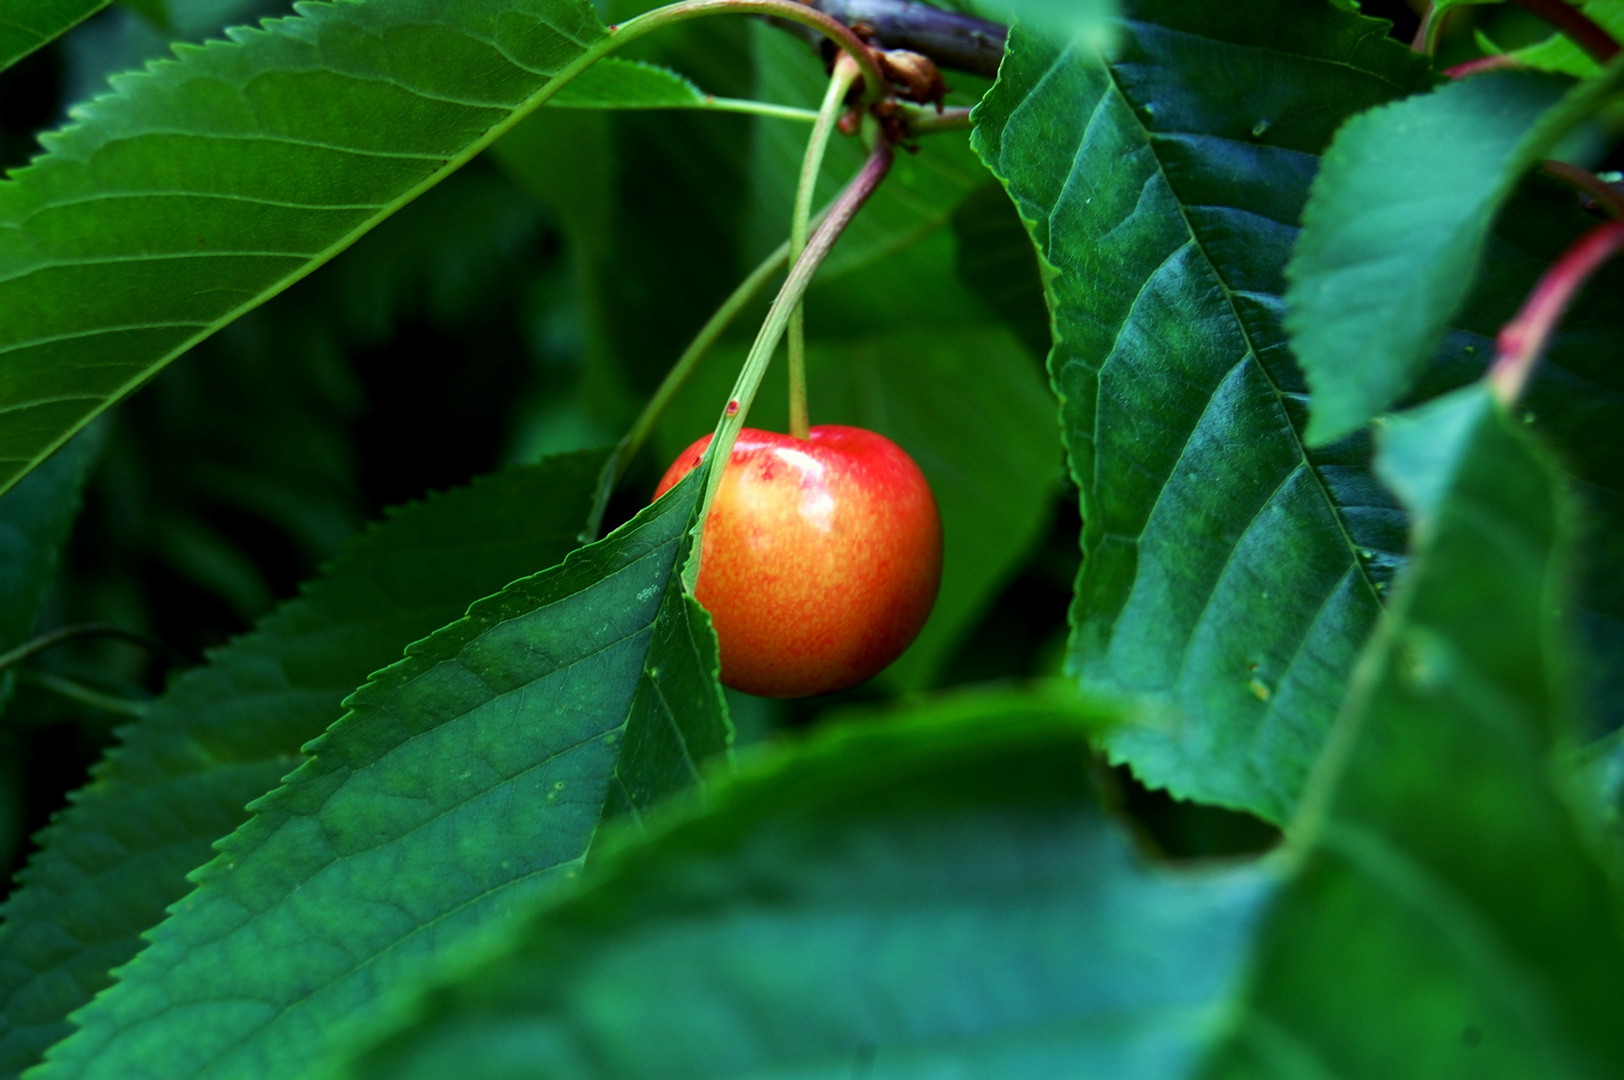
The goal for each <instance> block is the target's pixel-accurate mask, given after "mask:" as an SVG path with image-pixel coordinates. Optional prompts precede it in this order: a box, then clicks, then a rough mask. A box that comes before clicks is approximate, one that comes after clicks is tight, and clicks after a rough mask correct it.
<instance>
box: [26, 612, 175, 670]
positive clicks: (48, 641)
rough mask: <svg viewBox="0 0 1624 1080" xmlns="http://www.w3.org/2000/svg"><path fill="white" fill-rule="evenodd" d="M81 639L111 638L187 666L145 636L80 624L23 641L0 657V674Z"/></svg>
mask: <svg viewBox="0 0 1624 1080" xmlns="http://www.w3.org/2000/svg"><path fill="white" fill-rule="evenodd" d="M82 637H111V638H119V639H121V640H123V641H128V642H130V643H131V644H132V645H139V646H141V647H142V648H143V649H146V650H147V651H149V652H153V653H157V654H158V655H159V656H162V657H163V658H164V659H166V660H168V661H169V662H170V663H172V664H173V663H189V660H188V659H187V657H185V656H184V655H182V654H181V653H179V652H177V651H176V650H174V649H172V648H170V647H169V646H168V645H165V644H164V643H163V642H161V641H158V640H156V639H154V638H149V637H147V636H146V635H145V634H138V633H136V632H135V631H134V630H125V629H124V628H123V627H120V626H108V625H106V624H104V623H80V624H78V625H75V626H64V627H62V628H60V629H57V630H50V631H47V632H46V633H43V634H40V635H39V636H38V637H36V638H34V639H33V640H31V641H25V642H23V643H22V644H21V645H19V646H17V647H16V648H15V649H12V650H11V651H9V652H5V653H0V671H5V670H6V669H7V668H12V667H16V666H17V665H18V664H20V663H22V662H23V661H24V660H27V659H29V658H30V657H33V656H38V655H39V654H40V653H42V652H45V651H46V650H47V649H54V648H56V647H57V646H58V645H61V644H62V643H64V642H67V641H72V640H74V639H75V638H82Z"/></svg>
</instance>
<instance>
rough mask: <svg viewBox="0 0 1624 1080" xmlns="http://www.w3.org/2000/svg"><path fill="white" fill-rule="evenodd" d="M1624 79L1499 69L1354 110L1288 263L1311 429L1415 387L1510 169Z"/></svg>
mask: <svg viewBox="0 0 1624 1080" xmlns="http://www.w3.org/2000/svg"><path fill="white" fill-rule="evenodd" d="M1621 80H1624V60H1621V61H1620V62H1618V63H1616V64H1614V65H1613V66H1612V67H1611V68H1610V69H1609V72H1608V75H1607V76H1606V77H1604V78H1602V79H1598V80H1594V81H1592V82H1587V83H1581V84H1579V85H1577V86H1573V85H1572V84H1571V83H1570V82H1568V81H1567V80H1566V79H1561V78H1558V77H1555V76H1551V75H1545V74H1540V73H1537V72H1523V71H1497V72H1489V73H1487V74H1484V75H1479V76H1474V77H1472V78H1469V79H1462V80H1459V81H1457V82H1453V83H1450V84H1449V85H1447V86H1444V87H1441V88H1440V89H1438V90H1436V91H1434V92H1432V93H1430V94H1425V95H1422V96H1419V97H1415V98H1411V99H1409V100H1407V101H1403V102H1399V103H1396V104H1393V105H1389V106H1387V107H1385V108H1381V109H1376V110H1373V111H1371V112H1368V113H1366V114H1364V115H1362V116H1359V117H1356V118H1355V119H1353V120H1352V121H1350V122H1349V123H1348V124H1347V126H1345V127H1344V128H1343V129H1342V130H1341V131H1340V132H1338V133H1337V137H1336V141H1335V142H1334V143H1333V144H1332V145H1331V149H1330V150H1328V151H1327V152H1326V155H1325V166H1324V169H1323V170H1322V171H1321V173H1320V175H1319V177H1318V178H1317V179H1316V180H1315V182H1314V188H1313V192H1312V194H1311V196H1310V198H1309V201H1308V207H1307V209H1306V211H1305V212H1304V215H1303V231H1302V236H1301V237H1300V239H1299V241H1298V243H1297V246H1296V249H1295V251H1294V252H1293V255H1292V261H1291V265H1290V267H1289V268H1288V270H1287V274H1288V277H1289V279H1290V281H1291V287H1290V289H1289V291H1288V292H1287V295H1286V303H1287V307H1288V312H1289V314H1288V316H1287V320H1286V325H1287V329H1288V330H1289V331H1290V333H1291V345H1292V348H1293V350H1294V351H1295V352H1296V354H1297V357H1298V360H1299V362H1300V363H1301V364H1302V366H1303V370H1304V372H1305V373H1306V374H1307V376H1308V383H1309V386H1310V388H1311V389H1312V390H1313V399H1312V403H1311V404H1312V411H1313V419H1312V420H1311V421H1310V423H1309V427H1308V438H1309V441H1310V442H1311V443H1314V444H1321V443H1325V442H1329V441H1330V440H1332V439H1336V438H1339V437H1341V436H1343V435H1346V434H1348V433H1349V432H1351V431H1354V430H1357V429H1358V428H1360V427H1362V426H1363V425H1364V424H1365V423H1366V422H1367V421H1368V420H1369V419H1370V418H1371V417H1372V416H1374V415H1375V414H1376V413H1378V412H1380V411H1382V410H1383V409H1386V408H1388V407H1389V406H1391V405H1393V404H1394V403H1395V402H1396V401H1398V399H1399V398H1400V397H1401V396H1402V395H1403V394H1404V393H1405V392H1406V391H1407V390H1409V389H1410V386H1411V384H1412V383H1413V382H1414V380H1415V378H1416V375H1417V373H1418V372H1419V371H1420V369H1421V368H1422V367H1423V366H1424V365H1425V364H1426V362H1427V361H1428V360H1429V359H1430V358H1431V357H1432V355H1433V353H1434V352H1435V351H1436V349H1437V348H1438V345H1439V342H1440V341H1441V340H1442V338H1443V334H1444V329H1445V328H1446V327H1447V326H1448V325H1449V320H1450V318H1451V317H1452V316H1453V315H1454V314H1455V313H1456V311H1457V310H1458V309H1459V308H1460V305H1461V302H1462V301H1463V300H1465V299H1466V296H1467V293H1468V290H1469V289H1470V287H1471V284H1472V280H1473V278H1474V276H1475V274H1476V271H1477V266H1478V262H1479V259H1480V257H1481V254H1482V251H1483V243H1484V238H1485V237H1486V236H1487V235H1488V232H1489V227H1490V225H1491V224H1492V223H1493V220H1494V216H1495V213H1496V211H1498V210H1499V209H1500V207H1501V204H1502V203H1503V202H1504V201H1505V199H1506V197H1507V196H1508V195H1509V194H1510V193H1511V190H1512V188H1513V186H1514V185H1515V184H1516V182H1517V180H1518V179H1519V178H1520V177H1521V176H1522V174H1523V173H1524V172H1526V171H1527V170H1528V169H1529V168H1530V167H1531V166H1532V165H1533V164H1534V163H1535V162H1536V161H1538V160H1539V159H1541V158H1543V157H1546V156H1548V155H1549V154H1550V152H1551V150H1552V148H1553V147H1554V146H1555V145H1556V144H1557V142H1558V141H1559V140H1560V139H1561V138H1562V136H1563V135H1565V134H1567V132H1569V131H1571V130H1572V129H1573V127H1574V125H1576V124H1577V123H1578V122H1579V121H1581V120H1582V119H1584V118H1585V117H1586V116H1588V115H1589V114H1590V113H1591V112H1593V111H1594V110H1595V109H1596V107H1597V106H1598V105H1599V104H1600V103H1601V102H1602V101H1603V100H1604V99H1605V98H1606V96H1607V95H1608V94H1610V93H1612V92H1613V90H1614V89H1615V88H1616V87H1617V86H1618V85H1619V83H1620V81H1621Z"/></svg>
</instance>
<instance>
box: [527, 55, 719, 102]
mask: <svg viewBox="0 0 1624 1080" xmlns="http://www.w3.org/2000/svg"><path fill="white" fill-rule="evenodd" d="M548 104H549V105H552V106H554V107H556V108H563V109H681V108H698V107H701V106H703V105H704V104H705V95H704V94H702V93H700V90H699V87H697V86H695V85H694V84H693V83H691V82H689V81H688V80H687V79H685V78H683V77H682V76H681V75H678V74H677V73H676V72H674V71H671V70H669V69H668V68H663V67H659V66H658V65H655V64H645V63H639V62H637V61H633V60H616V59H614V58H612V57H611V58H610V59H607V60H599V61H598V62H597V63H596V64H593V65H592V66H591V67H589V68H587V69H586V70H585V71H583V72H582V73H581V74H580V75H579V76H577V77H576V78H575V80H574V81H572V82H570V83H567V84H566V85H565V86H564V89H562V90H560V91H559V92H558V93H557V94H556V95H555V96H554V97H553V99H552V101H550V102H548Z"/></svg>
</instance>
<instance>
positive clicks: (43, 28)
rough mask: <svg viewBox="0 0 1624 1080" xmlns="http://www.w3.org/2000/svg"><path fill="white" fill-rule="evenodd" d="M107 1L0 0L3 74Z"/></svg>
mask: <svg viewBox="0 0 1624 1080" xmlns="http://www.w3.org/2000/svg"><path fill="white" fill-rule="evenodd" d="M107 4H108V0H0V71H3V70H5V69H6V68H8V67H10V66H11V65H12V64H15V63H16V62H17V61H19V60H21V59H22V58H23V57H25V56H27V55H28V54H29V53H31V52H33V51H34V50H35V49H38V48H40V47H41V46H42V45H48V44H50V43H51V42H52V41H54V40H56V39H57V38H59V37H61V36H62V35H63V34H65V33H67V32H68V31H69V30H71V29H73V28H74V27H75V26H77V25H78V24H79V23H80V22H82V21H84V20H85V19H88V18H90V16H92V15H94V14H96V12H98V11H100V10H101V9H102V8H104V7H106V6H107Z"/></svg>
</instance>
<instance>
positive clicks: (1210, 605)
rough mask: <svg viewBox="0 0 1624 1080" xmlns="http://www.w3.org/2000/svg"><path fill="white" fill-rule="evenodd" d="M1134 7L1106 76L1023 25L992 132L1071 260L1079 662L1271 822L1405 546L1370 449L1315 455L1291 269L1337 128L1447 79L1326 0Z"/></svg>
mask: <svg viewBox="0 0 1624 1080" xmlns="http://www.w3.org/2000/svg"><path fill="white" fill-rule="evenodd" d="M1124 13H1125V16H1126V19H1127V23H1126V26H1125V30H1124V36H1123V45H1122V50H1121V53H1120V56H1119V59H1118V60H1116V61H1114V62H1113V63H1112V64H1111V66H1109V67H1104V66H1101V65H1100V63H1099V62H1098V61H1097V60H1096V59H1094V58H1093V57H1092V56H1091V55H1090V54H1087V53H1085V52H1083V51H1080V50H1078V49H1076V48H1071V49H1060V48H1058V47H1056V46H1054V45H1052V44H1045V43H1044V42H1043V41H1041V40H1039V39H1037V38H1035V37H1032V36H1030V35H1026V34H1023V33H1021V32H1020V30H1019V28H1018V27H1017V29H1016V32H1015V33H1014V35H1013V37H1012V40H1011V46H1010V52H1009V54H1008V55H1007V56H1006V58H1005V60H1004V66H1003V69H1002V72H1001V73H1000V76H999V84H998V86H997V87H995V88H994V90H993V91H992V93H991V94H990V95H989V96H988V98H987V100H986V102H985V103H984V104H983V105H982V106H981V108H980V110H979V112H978V117H979V120H978V127H977V129H976V143H975V145H976V147H977V149H978V150H979V151H980V152H981V154H982V156H983V157H984V158H985V159H986V160H987V162H988V164H989V165H990V166H991V167H992V169H993V171H994V172H995V173H997V174H998V176H999V177H1000V178H1001V179H1002V180H1003V181H1004V182H1005V184H1006V186H1007V187H1008V188H1009V191H1010V194H1011V196H1012V197H1013V198H1014V199H1015V202H1016V205H1017V207H1018V208H1019V209H1020V211H1021V214H1022V216H1023V217H1024V218H1025V219H1026V220H1027V223H1028V227H1029V229H1030V231H1031V232H1032V235H1033V238H1034V240H1035V241H1036V242H1037V245H1038V249H1039V250H1040V251H1041V252H1042V254H1043V255H1044V257H1045V258H1046V259H1047V261H1048V262H1049V264H1050V266H1051V267H1052V268H1053V273H1052V275H1051V276H1050V278H1049V281H1048V298H1049V305H1050V310H1051V312H1052V314H1053V318H1054V329H1055V334H1056V338H1057V342H1056V345H1055V348H1054V350H1053V351H1052V352H1051V353H1050V360H1049V364H1050V373H1051V376H1052V378H1053V381H1054V386H1055V389H1056V390H1057V391H1058V393H1059V394H1060V397H1061V402H1062V406H1061V407H1062V414H1061V424H1062V434H1063V437H1064V439H1065V441H1066V445H1067V449H1068V451H1069V453H1070V455H1071V468H1072V475H1073V477H1074V478H1075V479H1076V481H1077V484H1078V487H1079V489H1080V491H1081V493H1082V509H1083V518H1084V521H1085V523H1086V524H1085V528H1084V533H1083V548H1084V553H1085V557H1084V560H1083V569H1082V574H1081V576H1080V578H1079V580H1078V589H1077V597H1076V600H1075V604H1074V607H1073V609H1072V625H1073V635H1072V644H1071V655H1070V665H1071V670H1073V671H1075V672H1076V673H1078V674H1079V675H1080V676H1081V677H1082V679H1083V682H1084V684H1085V685H1087V686H1090V687H1097V688H1102V689H1111V690H1119V691H1120V690H1126V691H1131V692H1135V693H1141V694H1146V695H1149V696H1150V697H1151V698H1152V699H1153V700H1155V701H1156V702H1158V703H1159V704H1160V706H1161V707H1162V710H1163V713H1164V718H1163V723H1162V725H1161V726H1160V728H1146V729H1141V728H1134V729H1124V730H1122V731H1120V732H1118V733H1116V734H1114V735H1111V736H1109V737H1108V738H1109V746H1110V748H1111V751H1112V754H1113V756H1114V757H1116V758H1118V759H1125V760H1127V761H1129V762H1131V763H1132V765H1133V767H1134V770H1135V771H1136V772H1137V773H1138V775H1139V776H1140V777H1141V778H1142V779H1144V780H1145V781H1147V782H1148V783H1150V784H1152V785H1155V786H1162V787H1167V788H1169V789H1170V790H1172V791H1173V792H1175V793H1176V794H1179V795H1183V796H1190V797H1195V798H1200V799H1203V800H1207V801H1213V802H1218V803H1222V804H1225V805H1229V806H1236V807H1241V808H1244V809H1247V810H1251V811H1253V812H1255V813H1258V814H1260V815H1262V816H1264V817H1266V818H1269V819H1271V820H1273V821H1277V822H1278V821H1283V820H1285V818H1286V817H1287V816H1288V815H1289V814H1290V812H1291V808H1292V806H1293V805H1294V804H1295V801H1296V798H1297V794H1298V791H1299V790H1300V788H1301V785H1302V782H1303V778H1304V776H1305V774H1306V772H1307V770H1308V768H1309V766H1310V764H1311V763H1312V762H1313V760H1314V759H1315V757H1316V756H1317V754H1318V752H1319V748H1320V744H1321V742H1322V740H1323V738H1324V733H1325V731H1326V729H1327V728H1328V727H1329V726H1330V723H1331V719H1332V717H1333V716H1334V714H1335V711H1336V708H1337V703H1338V702H1339V701H1340V700H1341V697H1342V688H1343V683H1344V680H1345V677H1346V674H1347V672H1348V670H1349V668H1350V667H1351V665H1352V663H1353V660H1354V657H1355V655H1356V653H1357V651H1358V649H1359V646H1360V644H1361V643H1362V642H1363V640H1364V637H1365V635H1366V634H1367V632H1368V631H1369V629H1370V627H1371V625H1372V623H1373V621H1374V619H1375V616H1376V613H1377V610H1378V601H1377V596H1378V589H1379V587H1380V585H1381V583H1382V580H1383V576H1384V574H1385V573H1386V572H1387V569H1388V564H1389V563H1390V562H1391V561H1393V560H1396V559H1397V558H1398V557H1399V553H1400V552H1401V551H1402V533H1401V527H1402V526H1401V521H1400V520H1399V515H1398V514H1397V513H1395V512H1394V510H1393V508H1392V504H1391V500H1390V499H1389V498H1388V497H1387V495H1386V494H1385V493H1384V492H1382V491H1380V490H1379V489H1377V487H1376V485H1375V484H1374V482H1373V481H1372V480H1371V479H1370V477H1369V475H1368V469H1367V460H1368V453H1367V448H1366V446H1365V445H1364V444H1362V443H1360V442H1349V443H1345V444H1341V445H1337V446H1335V447H1331V448H1328V449H1325V450H1321V451H1316V452H1314V453H1310V452H1308V451H1307V450H1306V449H1305V448H1304V445H1303V442H1302V436H1301V428H1302V424H1303V423H1304V420H1305V417H1304V415H1303V413H1304V410H1303V407H1302V396H1303V395H1302V384H1301V378H1300V376H1299V374H1298V373H1297V371H1296V369H1295V368H1294V366H1293V365H1292V362H1291V358H1290V356H1289V355H1288V354H1287V352H1286V349H1285V342H1284V332H1283V330H1282V328H1281V326H1280V316H1281V307H1282V305H1281V300H1280V294H1281V292H1282V291H1283V289H1284V281H1283V279H1282V270H1283V268H1284V266H1285V263H1286V258H1287V253H1288V252H1289V251H1290V247H1291V243H1292V240H1293V238H1294V237H1295V235H1296V231H1297V230H1296V228H1295V222H1296V221H1297V218H1298V215H1299V214H1300V212H1301V210H1302V205H1303V201H1304V199H1305V198H1306V196H1307V191H1308V184H1309V181H1310V179H1311V178H1312V176H1313V173H1314V169H1315V166H1316V159H1315V157H1314V155H1315V154H1317V153H1318V152H1320V150H1322V149H1323V148H1324V146H1325V145H1326V143H1328V142H1329V141H1330V138H1331V135H1332V132H1333V131H1334V130H1335V128H1336V126H1337V124H1338V123H1339V122H1340V120H1341V119H1342V118H1343V117H1345V116H1347V115H1348V114H1350V113H1352V112H1355V111H1357V110H1359V109H1361V108H1364V107H1367V106H1370V105H1374V104H1377V103H1379V102H1382V101H1385V100H1387V99H1389V98H1391V97H1393V96H1394V95H1396V94H1399V93H1402V92H1404V91H1405V90H1406V89H1409V88H1412V87H1415V86H1418V85H1421V84H1422V83H1424V81H1425V80H1426V79H1427V78H1429V76H1428V75H1427V73H1426V69H1425V66H1424V64H1423V62H1422V61H1420V60H1419V59H1417V58H1416V57H1415V56H1413V55H1412V54H1410V53H1409V52H1408V51H1407V50H1405V49H1404V48H1403V47H1402V46H1401V45H1399V44H1398V43H1396V42H1393V41H1390V40H1388V39H1387V38H1386V37H1385V36H1384V33H1383V32H1382V30H1381V29H1380V24H1376V23H1373V22H1371V21H1370V20H1366V19H1362V18H1360V17H1358V16H1354V15H1349V14H1347V13H1344V12H1340V11H1337V10H1335V9H1334V8H1332V7H1331V6H1330V5H1329V4H1326V3H1324V2H1323V0H1270V2H1267V3H1262V4H1248V5H1223V4H1209V3H1198V2H1194V0H1190V2H1175V0H1160V2H1152V0H1142V2H1138V3H1130V4H1126V5H1124Z"/></svg>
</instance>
